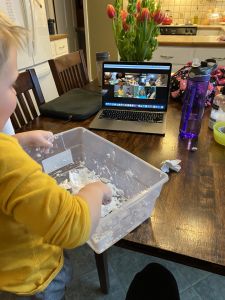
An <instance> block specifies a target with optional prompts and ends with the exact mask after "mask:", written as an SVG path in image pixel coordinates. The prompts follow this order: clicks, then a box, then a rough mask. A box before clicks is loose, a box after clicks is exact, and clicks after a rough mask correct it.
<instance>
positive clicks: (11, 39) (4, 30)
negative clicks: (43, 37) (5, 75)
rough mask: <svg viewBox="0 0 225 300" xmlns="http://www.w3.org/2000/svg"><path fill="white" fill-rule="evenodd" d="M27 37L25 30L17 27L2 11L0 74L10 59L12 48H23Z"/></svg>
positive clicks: (0, 23) (0, 17)
mask: <svg viewBox="0 0 225 300" xmlns="http://www.w3.org/2000/svg"><path fill="white" fill-rule="evenodd" d="M25 36H26V30H25V28H23V27H21V26H17V25H15V24H14V23H13V22H12V21H11V20H10V19H9V18H8V17H7V16H6V15H5V14H3V13H2V12H1V11H0V72H1V69H2V66H3V64H4V63H5V62H6V61H7V59H8V55H9V50H10V48H11V47H12V46H16V47H17V48H20V47H22V46H23V43H24V38H25Z"/></svg>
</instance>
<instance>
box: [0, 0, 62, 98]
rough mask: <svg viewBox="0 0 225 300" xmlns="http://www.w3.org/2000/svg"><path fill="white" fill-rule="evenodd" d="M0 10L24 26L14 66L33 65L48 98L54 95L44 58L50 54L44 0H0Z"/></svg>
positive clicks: (22, 68)
mask: <svg viewBox="0 0 225 300" xmlns="http://www.w3.org/2000/svg"><path fill="white" fill-rule="evenodd" d="M0 10H1V11H3V12H4V13H5V14H6V15H8V16H9V18H10V19H11V20H12V21H13V22H14V23H16V24H17V25H20V26H23V27H25V28H26V29H27V30H28V32H29V33H28V36H27V39H26V43H25V45H24V48H23V49H20V50H19V51H18V60H17V61H18V70H19V72H21V71H24V70H26V69H28V68H34V69H35V71H36V73H37V76H38V79H39V82H40V85H41V89H42V92H43V95H44V98H45V101H46V102H48V101H50V100H52V99H54V98H56V97H57V96H58V92H57V89H56V86H55V82H54V79H53V77H52V74H51V70H50V68H49V64H48V60H49V59H50V58H52V54H51V45H50V39H49V32H48V24H47V17H46V10H45V3H44V0H0Z"/></svg>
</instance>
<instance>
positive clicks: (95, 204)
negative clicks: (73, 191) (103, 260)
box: [77, 181, 112, 234]
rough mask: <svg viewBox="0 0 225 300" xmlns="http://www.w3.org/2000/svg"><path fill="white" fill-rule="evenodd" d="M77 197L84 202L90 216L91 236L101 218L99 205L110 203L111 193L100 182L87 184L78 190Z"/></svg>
mask: <svg viewBox="0 0 225 300" xmlns="http://www.w3.org/2000/svg"><path fill="white" fill-rule="evenodd" d="M77 195H78V196H81V197H83V198H84V200H86V202H87V204H88V206H89V210H90V215H91V223H92V224H91V234H93V232H94V231H95V229H96V227H97V225H98V222H99V220H100V216H101V205H102V204H108V203H110V202H111V198H112V191H111V189H110V187H109V186H107V185H106V184H104V183H102V182H101V181H97V182H93V183H89V184H87V185H85V186H84V187H83V188H82V189H80V191H79V193H78V194H77Z"/></svg>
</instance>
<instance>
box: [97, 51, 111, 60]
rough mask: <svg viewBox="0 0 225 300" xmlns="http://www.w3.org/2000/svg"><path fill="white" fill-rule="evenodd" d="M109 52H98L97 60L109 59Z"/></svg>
mask: <svg viewBox="0 0 225 300" xmlns="http://www.w3.org/2000/svg"><path fill="white" fill-rule="evenodd" d="M108 58H109V52H96V60H107V59H108Z"/></svg>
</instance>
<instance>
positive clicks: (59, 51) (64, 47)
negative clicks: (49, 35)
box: [51, 38, 69, 58]
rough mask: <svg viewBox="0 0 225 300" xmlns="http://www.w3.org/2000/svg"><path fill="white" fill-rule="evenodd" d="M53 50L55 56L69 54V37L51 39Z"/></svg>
mask: <svg viewBox="0 0 225 300" xmlns="http://www.w3.org/2000/svg"><path fill="white" fill-rule="evenodd" d="M51 50H52V56H53V58H55V57H58V56H61V55H64V54H68V53H69V50H68V42H67V38H63V39H58V40H53V41H51Z"/></svg>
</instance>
